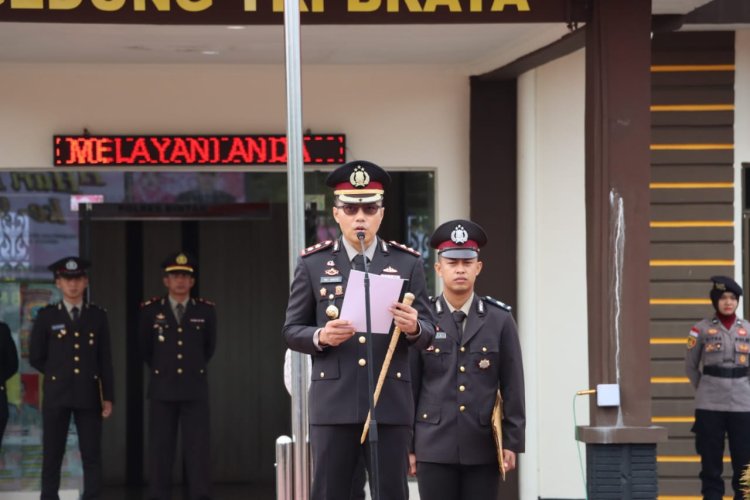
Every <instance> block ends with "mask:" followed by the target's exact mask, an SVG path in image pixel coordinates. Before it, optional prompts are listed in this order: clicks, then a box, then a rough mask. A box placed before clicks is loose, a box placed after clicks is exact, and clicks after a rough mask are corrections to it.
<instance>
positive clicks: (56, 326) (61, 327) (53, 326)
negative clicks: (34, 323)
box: [52, 323, 65, 330]
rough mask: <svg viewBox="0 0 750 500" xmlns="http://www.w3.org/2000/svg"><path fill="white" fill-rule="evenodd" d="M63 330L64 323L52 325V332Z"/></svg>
mask: <svg viewBox="0 0 750 500" xmlns="http://www.w3.org/2000/svg"><path fill="white" fill-rule="evenodd" d="M63 328H65V324H64V323H60V324H59V325H52V329H53V330H62V329H63Z"/></svg>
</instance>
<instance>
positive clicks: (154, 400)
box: [139, 252, 216, 500]
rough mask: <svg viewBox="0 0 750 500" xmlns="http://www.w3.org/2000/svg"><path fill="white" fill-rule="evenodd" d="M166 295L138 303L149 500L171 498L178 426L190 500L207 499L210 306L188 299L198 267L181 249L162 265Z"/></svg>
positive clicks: (213, 320)
mask: <svg viewBox="0 0 750 500" xmlns="http://www.w3.org/2000/svg"><path fill="white" fill-rule="evenodd" d="M162 268H163V270H164V280H163V281H164V286H165V287H166V289H167V295H166V296H164V297H156V298H153V299H151V300H148V301H146V302H144V303H143V304H142V306H141V318H140V326H139V335H140V340H141V349H142V352H143V359H144V360H145V362H146V364H147V365H148V367H149V371H150V373H151V376H150V383H149V388H148V397H149V398H150V399H151V404H150V413H149V419H150V422H149V424H150V428H149V434H150V440H149V483H150V484H149V486H150V487H149V494H148V498H149V499H150V500H170V499H171V498H172V493H171V489H172V466H173V464H174V458H175V448H176V446H177V428H178V426H179V427H180V430H181V433H182V449H183V453H184V455H185V465H186V477H185V480H186V481H187V486H188V488H187V489H188V495H189V498H190V500H209V499H210V498H211V492H210V490H211V479H210V471H211V458H210V441H209V409H208V379H207V377H208V368H207V366H208V362H209V360H210V359H211V356H213V354H214V350H215V349H216V311H215V309H214V304H213V303H212V302H209V301H207V300H204V299H198V298H191V297H190V290H191V289H192V288H193V286H194V285H195V272H196V270H197V266H196V263H195V261H194V260H193V258H192V257H190V256H189V255H188V254H187V253H185V252H177V253H175V254H173V255H171V256H169V257H168V258H167V259H166V260H165V261H164V262H163V263H162Z"/></svg>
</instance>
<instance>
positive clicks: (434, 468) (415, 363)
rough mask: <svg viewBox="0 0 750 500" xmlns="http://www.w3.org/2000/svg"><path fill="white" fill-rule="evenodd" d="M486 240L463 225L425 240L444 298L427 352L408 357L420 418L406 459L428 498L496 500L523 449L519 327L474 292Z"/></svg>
mask: <svg viewBox="0 0 750 500" xmlns="http://www.w3.org/2000/svg"><path fill="white" fill-rule="evenodd" d="M486 242H487V236H486V235H485V232H484V230H483V229H482V228H481V227H480V226H479V225H478V224H476V223H474V222H472V221H468V220H453V221H449V222H446V223H444V224H442V225H441V226H440V227H438V228H437V229H436V230H435V233H434V234H433V235H432V238H431V240H430V245H431V246H432V247H433V248H435V249H437V251H438V261H437V262H436V263H435V270H436V271H437V272H438V274H439V275H440V278H441V279H442V280H443V294H442V295H441V296H438V297H436V298H435V299H434V300H433V301H432V306H433V307H434V308H435V312H436V313H437V315H438V318H439V323H438V332H437V334H436V335H435V341H434V343H433V344H432V345H431V346H430V347H429V348H428V349H427V350H426V351H423V352H421V353H415V352H412V353H411V354H412V359H411V361H412V380H413V384H414V389H415V399H416V402H417V414H416V418H415V425H414V452H415V453H416V455H412V456H411V457H410V461H411V462H412V473H414V472H416V474H417V480H418V482H419V494H420V496H421V498H424V499H427V500H431V499H438V498H439V499H441V500H474V499H479V498H487V499H495V498H497V492H498V481H499V479H500V470H502V471H509V470H512V469H514V468H515V465H516V454H518V453H521V452H523V451H524V444H525V443H524V441H525V426H526V412H525V402H524V380H523V363H522V360H521V346H520V342H519V339H518V333H517V331H516V323H515V321H513V316H512V315H511V313H510V307H508V306H506V305H505V304H503V303H502V302H500V301H497V300H495V299H493V298H491V297H480V296H478V295H476V294H475V292H474V284H475V282H476V279H477V276H479V273H480V271H481V270H482V261H481V260H479V249H480V248H481V247H482V246H484V244H485V243H486ZM498 390H499V391H500V393H501V394H502V398H503V400H504V408H503V410H504V412H503V419H502V429H499V428H498V427H500V426H499V425H498V426H497V427H495V429H494V430H495V431H496V432H497V434H499V435H501V436H502V440H498V442H497V443H496V442H495V440H494V439H493V427H491V425H490V424H491V423H493V422H492V414H493V409H494V408H493V407H494V405H495V404H497V396H498ZM497 410H498V411H499V410H500V409H499V407H498V408H497ZM498 448H499V450H498ZM499 454H500V456H498V455H499ZM499 461H502V463H499ZM414 466H415V467H414Z"/></svg>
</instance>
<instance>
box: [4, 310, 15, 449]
mask: <svg viewBox="0 0 750 500" xmlns="http://www.w3.org/2000/svg"><path fill="white" fill-rule="evenodd" d="M0 363H2V364H0V450H2V448H3V434H5V426H6V425H7V424H8V395H7V394H6V392H5V382H7V381H8V379H9V378H10V377H12V376H13V375H14V374H15V373H16V372H17V371H18V351H17V350H16V343H15V342H13V337H11V335H10V328H8V325H6V324H5V323H2V322H0Z"/></svg>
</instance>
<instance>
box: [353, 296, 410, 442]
mask: <svg viewBox="0 0 750 500" xmlns="http://www.w3.org/2000/svg"><path fill="white" fill-rule="evenodd" d="M413 302H414V294H413V293H411V292H406V293H405V294H404V301H403V302H402V304H405V305H407V306H410V305H412V303H413ZM417 321H419V320H417ZM400 336H401V328H399V327H398V326H396V327H394V328H393V334H392V335H391V342H390V343H389V344H388V351H387V352H386V353H385V359H384V360H383V366H382V368H380V374H379V375H378V384H377V385H376V386H375V395H374V396H373V399H374V403H373V404H374V406H377V405H378V398H380V391H382V390H383V384H384V383H385V376H386V375H387V374H388V368H390V366H391V359H393V353H394V352H395V351H396V345H398V338H399V337H400ZM371 418H372V412H371V411H370V412H368V413H367V420H365V426H364V428H363V429H362V437H360V438H359V442H360V444H364V442H365V438H366V437H367V431H369V430H370V420H371Z"/></svg>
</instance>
